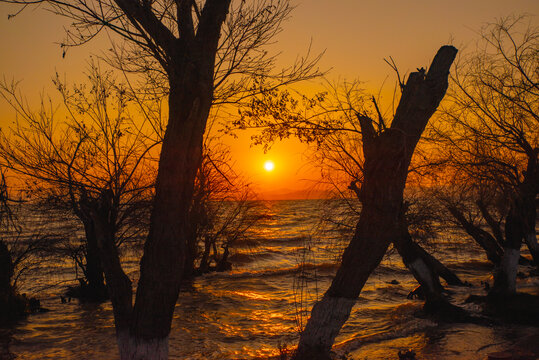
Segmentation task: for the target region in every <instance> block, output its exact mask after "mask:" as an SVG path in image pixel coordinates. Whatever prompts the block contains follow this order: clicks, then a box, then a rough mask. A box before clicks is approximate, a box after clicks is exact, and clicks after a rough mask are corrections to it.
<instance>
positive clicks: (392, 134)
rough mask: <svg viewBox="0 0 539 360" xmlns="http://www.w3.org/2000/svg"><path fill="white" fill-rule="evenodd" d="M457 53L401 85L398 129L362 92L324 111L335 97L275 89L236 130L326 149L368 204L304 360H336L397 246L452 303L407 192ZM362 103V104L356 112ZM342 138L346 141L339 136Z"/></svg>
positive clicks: (310, 326) (304, 345) (317, 314)
mask: <svg viewBox="0 0 539 360" xmlns="http://www.w3.org/2000/svg"><path fill="white" fill-rule="evenodd" d="M456 53H457V50H456V49H455V48H454V47H452V46H444V47H442V48H441V49H440V50H439V51H438V53H437V55H436V56H435V58H434V60H433V62H432V64H431V67H430V69H429V71H428V72H427V71H426V70H425V69H421V70H419V71H417V72H413V73H411V74H410V76H409V78H408V81H407V82H406V84H401V87H402V96H401V98H400V102H399V105H398V107H397V109H396V111H395V114H394V118H393V121H392V122H391V124H387V123H386V120H385V119H384V118H383V115H382V114H381V112H380V110H379V108H378V106H377V104H376V102H375V101H374V100H373V102H372V107H373V108H374V109H373V110H372V111H370V112H373V113H374V114H376V116H377V118H376V120H374V119H371V118H370V117H369V116H368V115H367V113H368V112H367V110H365V109H366V106H365V97H364V96H362V94H361V91H359V92H360V94H357V87H354V86H351V87H349V88H346V87H345V90H344V95H343V96H344V98H345V99H344V101H341V98H340V97H339V96H334V97H333V98H334V99H337V101H336V104H331V102H330V104H329V105H324V103H326V104H327V102H324V100H325V99H326V97H327V96H328V95H327V94H324V93H322V94H318V95H315V96H314V97H312V98H308V97H303V98H302V99H301V100H297V99H295V98H294V97H293V96H292V95H291V94H290V93H289V92H287V91H285V92H278V91H275V90H272V89H268V90H267V91H266V92H264V93H262V96H260V97H257V98H255V99H253V100H252V102H251V106H250V107H249V108H247V109H243V111H242V118H241V119H240V121H238V122H237V123H235V124H234V125H235V126H237V127H239V128H244V127H247V126H250V127H259V128H262V131H261V133H260V134H259V135H257V136H255V137H254V142H255V144H263V145H265V146H270V145H271V143H272V141H274V140H275V139H282V138H286V137H289V136H297V137H298V138H300V139H301V140H302V141H305V142H310V143H315V144H316V145H318V147H317V150H318V151H320V150H321V153H320V159H323V160H321V161H325V162H326V163H327V164H328V169H329V170H327V171H328V173H330V174H334V173H335V174H339V175H337V176H344V177H346V178H348V179H350V178H351V179H352V180H353V181H352V183H351V184H350V189H351V190H353V192H355V194H356V196H357V198H358V199H359V200H360V202H361V204H362V207H361V213H360V215H359V222H358V223H357V226H356V228H355V233H354V235H353V238H352V240H351V242H350V244H349V246H348V247H347V248H346V250H345V251H344V255H343V258H342V263H341V265H340V268H339V270H338V271H337V275H336V277H335V278H334V280H333V282H332V284H331V287H330V288H329V290H328V291H327V292H326V293H325V295H324V297H323V299H322V300H321V301H319V302H318V303H317V304H316V305H315V306H314V308H313V310H312V312H311V318H310V319H309V321H308V322H307V325H306V327H305V329H304V331H303V332H302V335H301V338H300V342H299V346H298V350H297V353H296V355H295V357H296V358H297V359H326V358H329V352H330V349H331V347H332V345H333V341H334V339H335V337H336V336H337V334H338V332H339V331H340V328H341V327H342V326H343V324H344V323H345V321H346V320H347V319H348V316H349V314H350V311H351V309H352V306H353V305H354V303H355V301H356V299H357V297H358V296H359V293H360V291H361V289H362V287H363V285H364V284H365V282H366V281H367V279H368V277H369V275H370V274H371V272H372V271H373V270H374V269H375V268H376V267H377V266H378V264H379V263H380V261H381V259H382V257H383V256H384V254H385V253H386V250H387V248H388V246H389V245H390V243H392V242H393V243H394V244H395V245H396V248H397V249H398V250H399V252H400V254H401V255H402V257H403V260H404V262H405V264H406V265H407V266H408V268H409V269H410V270H411V271H412V273H413V274H414V276H415V277H416V278H417V279H418V281H419V282H420V283H421V284H422V285H424V287H425V289H424V291H425V292H426V294H427V298H428V299H429V302H430V303H431V304H438V305H439V304H442V303H443V304H444V305H448V303H447V302H445V300H444V299H443V298H442V297H441V296H440V288H441V285H440V283H439V280H438V275H439V274H441V271H440V267H438V265H441V264H440V263H439V262H438V263H435V262H434V261H433V260H434V259H433V258H432V257H431V256H429V257H428V258H427V256H426V255H428V254H427V253H426V252H424V251H422V250H423V249H421V248H420V247H419V246H418V245H417V244H415V243H414V242H413V241H412V239H411V237H410V234H409V232H408V224H407V222H406V217H405V213H406V209H405V207H406V205H405V203H404V202H403V191H404V187H405V183H406V180H407V177H408V173H409V165H410V162H411V160H412V155H413V153H414V150H415V147H416V145H417V143H418V141H419V139H420V137H421V134H422V133H423V131H424V129H425V126H426V125H427V122H428V121H429V119H430V117H431V116H432V114H433V113H434V112H435V111H436V109H437V107H438V104H439V103H440V101H441V100H442V98H443V96H444V95H445V92H446V89H447V83H448V75H449V68H450V66H451V64H452V63H453V60H454V58H455V56H456ZM334 89H338V88H336V87H334ZM329 98H330V100H331V96H330V97H329ZM354 102H356V103H357V102H359V103H357V104H355V106H351V104H354ZM318 104H322V105H321V107H322V109H321V110H320V109H318V108H316V110H315V111H313V110H312V108H313V107H318V106H319V105H318ZM324 106H326V107H324ZM357 109H363V110H362V111H361V112H358V110H357ZM339 116H342V117H345V119H342V118H339ZM346 117H348V118H346ZM351 117H355V120H352V119H351ZM336 133H338V134H339V135H338V136H334V134H336ZM358 135H360V137H361V139H360V138H359V136H358ZM360 147H361V148H360ZM436 269H437V270H436Z"/></svg>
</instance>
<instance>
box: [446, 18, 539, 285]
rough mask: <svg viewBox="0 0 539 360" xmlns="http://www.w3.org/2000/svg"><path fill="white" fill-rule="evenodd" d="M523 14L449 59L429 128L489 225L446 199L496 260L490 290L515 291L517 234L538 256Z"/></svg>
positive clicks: (531, 45)
mask: <svg viewBox="0 0 539 360" xmlns="http://www.w3.org/2000/svg"><path fill="white" fill-rule="evenodd" d="M525 21H526V18H521V17H512V18H507V19H503V20H501V21H499V22H498V23H495V24H491V25H489V26H488V27H487V28H486V29H485V30H484V31H483V35H482V38H481V42H480V47H479V48H478V50H477V51H476V52H475V53H473V54H471V55H470V56H468V57H466V58H465V59H464V61H463V62H462V63H459V64H458V65H457V66H456V71H455V75H454V76H453V78H452V80H453V84H452V87H451V89H452V90H451V91H450V93H449V96H448V99H449V102H448V107H447V109H446V110H445V111H444V117H443V119H444V122H443V123H441V124H440V126H439V127H438V130H437V132H438V134H437V135H438V136H440V135H441V138H438V139H437V140H438V141H441V143H442V144H443V147H441V152H442V153H443V155H444V156H445V159H446V164H447V165H449V167H450V168H451V170H450V171H451V172H452V173H453V174H454V178H455V179H456V181H457V182H460V183H462V184H473V191H470V192H469V194H470V196H468V199H467V201H468V203H467V204H465V205H464V206H475V207H476V209H477V212H479V213H480V214H481V217H482V218H483V222H484V223H485V224H487V225H488V228H489V230H490V234H489V233H488V232H486V231H484V230H481V229H479V228H478V227H477V226H474V224H472V223H471V222H470V221H469V220H467V219H466V218H465V217H464V216H462V215H463V214H459V212H460V210H459V208H458V206H454V205H453V206H449V207H448V208H449V210H450V211H451V213H452V214H453V215H454V217H455V218H456V219H457V220H458V221H459V222H460V223H461V225H462V226H463V227H464V228H465V229H466V231H467V232H468V233H469V234H470V235H471V236H472V237H474V238H475V239H476V240H477V241H478V242H479V243H480V244H481V243H483V245H482V246H483V247H484V248H485V250H486V251H487V254H488V257H489V259H491V260H492V261H493V262H495V263H498V264H499V266H498V267H497V268H496V274H495V282H494V286H493V288H492V289H491V294H501V295H510V294H512V293H514V292H515V290H516V274H517V269H518V261H519V258H520V246H521V243H522V242H523V241H524V242H525V243H526V244H527V245H528V248H529V249H530V253H531V254H532V256H533V259H534V261H535V263H536V264H539V246H538V243H537V236H536V233H535V226H536V221H537V214H536V197H537V194H538V193H539V164H538V154H539V138H538V137H537V134H538V133H539V73H538V72H537V68H538V67H539V58H538V56H537V51H538V49H539V29H538V28H537V27H533V26H532V25H527V24H526V23H525ZM469 187H472V186H469ZM500 204H502V206H500ZM501 219H503V223H502V221H501ZM498 244H499V245H501V246H502V247H503V251H501V249H500V248H499V245H498Z"/></svg>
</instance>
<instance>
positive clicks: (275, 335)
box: [0, 200, 539, 359]
mask: <svg viewBox="0 0 539 360" xmlns="http://www.w3.org/2000/svg"><path fill="white" fill-rule="evenodd" d="M326 207H327V204H326V203H324V202H323V201H319V200H318V201H317V200H302V201H275V202H269V203H267V207H266V209H265V210H264V211H267V216H265V217H264V219H263V220H262V221H260V222H259V223H258V224H257V225H256V226H255V227H254V228H253V229H252V230H251V231H250V233H249V236H248V241H245V242H243V243H240V244H237V246H236V247H235V249H234V252H233V255H232V258H231V260H232V261H233V264H234V266H233V270H232V271H230V272H223V273H213V274H208V275H205V276H202V277H200V278H197V279H196V280H195V281H194V282H193V283H192V284H190V285H186V286H184V288H183V289H182V291H181V294H180V297H179V300H178V303H177V306H176V310H175V314H174V320H173V324H172V332H171V334H170V358H171V359H256V358H267V357H271V356H275V355H276V354H278V350H277V349H278V347H279V346H282V345H286V346H292V345H294V344H295V343H296V342H297V339H298V329H299V328H300V327H301V326H302V324H304V322H305V320H306V317H308V310H310V308H311V306H312V304H313V301H315V299H316V298H317V297H319V296H321V295H322V294H323V292H324V290H325V289H326V288H327V287H328V285H329V282H330V281H331V278H332V276H333V274H334V273H335V271H336V266H335V260H336V259H338V257H339V254H340V252H341V251H342V247H343V246H344V244H345V243H346V241H347V236H345V235H343V234H342V233H340V232H337V231H329V230H326V231H321V230H320V229H318V230H315V229H317V224H318V222H319V215H320V214H321V212H322V209H324V208H326ZM463 244H465V246H462V245H463ZM435 255H436V256H437V257H438V258H439V259H440V260H442V261H443V262H444V263H445V264H447V265H449V266H450V267H451V268H453V269H454V270H456V272H457V274H458V275H459V276H461V278H463V280H467V281H469V282H471V283H472V284H474V285H476V286H475V287H473V288H471V289H470V288H465V289H459V288H451V290H452V291H454V294H453V299H454V301H455V303H457V304H461V303H462V302H463V299H464V298H465V297H466V296H467V295H469V293H470V292H473V293H477V294H480V293H481V288H480V287H479V283H480V281H482V280H488V279H489V277H490V273H491V269H490V266H489V265H488V263H487V262H486V259H485V256H484V254H483V252H482V251H481V250H480V249H478V248H477V247H476V246H475V245H474V244H472V243H471V242H470V241H469V240H467V239H466V238H465V237H464V236H462V235H461V234H460V233H459V232H458V231H455V232H454V233H450V234H444V236H443V237H441V239H439V240H438V242H437V245H436V252H435ZM123 262H124V267H125V269H126V271H127V273H128V274H129V275H130V276H131V277H132V278H133V279H134V280H136V278H137V277H138V275H137V269H138V259H137V258H136V257H132V256H131V257H126V259H124V261H123ZM74 277H75V274H74V273H73V266H72V265H71V264H70V263H69V262H65V263H55V264H54V266H53V267H52V265H50V266H44V267H43V268H41V269H40V270H39V272H37V273H36V274H33V275H32V276H30V277H27V278H26V279H25V283H24V285H23V289H22V291H23V292H24V291H26V292H28V293H33V292H34V291H35V290H36V289H41V291H40V293H39V297H40V299H41V303H42V306H44V307H46V308H48V309H50V310H51V311H50V312H47V313H43V314H37V315H32V316H30V317H29V318H28V319H26V320H24V321H22V322H20V323H19V324H18V325H17V326H15V327H14V328H12V329H10V330H7V331H3V333H2V334H0V336H3V337H4V338H5V337H6V336H7V334H8V333H9V335H10V336H11V341H10V343H9V350H10V351H11V352H12V353H13V354H15V355H17V356H18V358H20V359H112V358H116V357H117V349H116V343H115V335H114V324H113V320H112V309H111V305H110V302H107V303H104V304H99V305H95V304H80V303H78V302H77V301H72V302H70V303H67V304H62V303H61V302H60V294H61V293H62V292H63V291H65V284H62V285H54V284H58V283H59V282H61V281H65V280H70V279H73V278H74ZM393 280H396V282H397V284H394V283H395V281H393ZM536 281H537V278H535V279H533V278H531V279H527V280H523V281H522V283H521V284H520V286H522V287H537V282H536ZM47 285H50V287H46V286H47ZM415 286H416V283H415V281H414V279H413V278H412V277H411V276H410V275H409V274H408V272H407V271H406V269H405V268H404V267H403V265H402V262H401V261H400V259H399V258H398V257H397V256H396V255H394V254H392V255H388V256H386V257H385V259H384V260H383V262H382V264H381V266H379V268H378V269H377V270H376V271H375V272H374V273H373V274H372V275H371V277H370V279H369V281H368V283H367V284H366V286H365V287H364V289H363V291H362V292H361V297H360V298H359V299H358V301H357V305H356V306H355V307H354V309H353V313H352V315H351V317H350V320H349V321H348V322H347V323H346V326H345V327H344V328H343V330H342V331H341V334H340V335H339V337H338V338H337V343H338V345H337V347H336V349H337V350H338V351H340V352H344V351H349V352H350V353H351V354H352V355H353V356H354V358H358V359H364V358H368V359H387V358H391V359H393V358H397V356H396V354H397V351H398V350H400V349H406V348H413V349H414V350H415V351H416V352H417V353H418V355H419V358H422V359H432V358H438V359H476V358H481V357H482V356H484V354H486V353H488V352H492V351H495V350H500V349H503V348H504V347H507V346H509V345H511V344H513V343H514V342H515V341H516V340H515V339H519V338H521V337H522V336H529V335H530V334H537V335H538V336H539V333H538V332H537V329H536V328H535V329H534V328H528V327H523V326H509V325H507V326H498V327H492V328H489V327H482V326H478V325H470V324H461V325H437V324H435V323H433V322H432V321H430V320H427V319H420V318H417V317H415V316H414V313H415V312H416V311H417V310H418V309H420V307H421V305H422V304H421V302H420V301H410V300H407V299H406V295H407V294H408V292H409V291H410V290H412V289H413V288H414V287H415ZM44 287H46V288H45V290H43V288H44ZM466 308H467V309H468V310H470V311H472V312H473V311H478V309H476V308H474V305H466ZM481 354H483V355H482V356H481ZM0 356H1V355H0Z"/></svg>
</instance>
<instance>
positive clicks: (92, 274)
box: [81, 219, 108, 301]
mask: <svg viewBox="0 0 539 360" xmlns="http://www.w3.org/2000/svg"><path fill="white" fill-rule="evenodd" d="M83 223H84V232H85V234H86V254H85V258H86V269H85V272H84V275H85V277H86V282H87V284H86V286H85V289H81V294H82V296H83V297H84V298H85V300H94V301H103V300H105V299H107V297H108V293H107V287H106V286H105V278H104V276H103V267H102V265H101V259H100V256H99V248H98V245H97V239H96V234H95V225H94V223H93V221H91V220H89V219H87V220H85V221H83Z"/></svg>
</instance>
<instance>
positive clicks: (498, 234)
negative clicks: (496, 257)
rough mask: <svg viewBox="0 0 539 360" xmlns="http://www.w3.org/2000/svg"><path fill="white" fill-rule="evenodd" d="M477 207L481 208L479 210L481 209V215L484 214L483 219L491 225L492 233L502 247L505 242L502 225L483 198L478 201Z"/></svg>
mask: <svg viewBox="0 0 539 360" xmlns="http://www.w3.org/2000/svg"><path fill="white" fill-rule="evenodd" d="M476 204H477V207H478V208H479V211H481V215H482V216H483V219H485V221H486V222H487V224H488V226H489V227H490V230H491V231H492V234H493V235H494V238H495V239H496V241H497V242H498V245H499V246H500V247H501V246H502V244H503V241H504V240H503V232H502V229H501V227H500V224H498V222H497V221H496V220H494V218H493V217H492V215H491V214H490V212H489V211H488V208H487V206H486V205H485V203H484V202H483V201H482V200H478V201H476Z"/></svg>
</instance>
